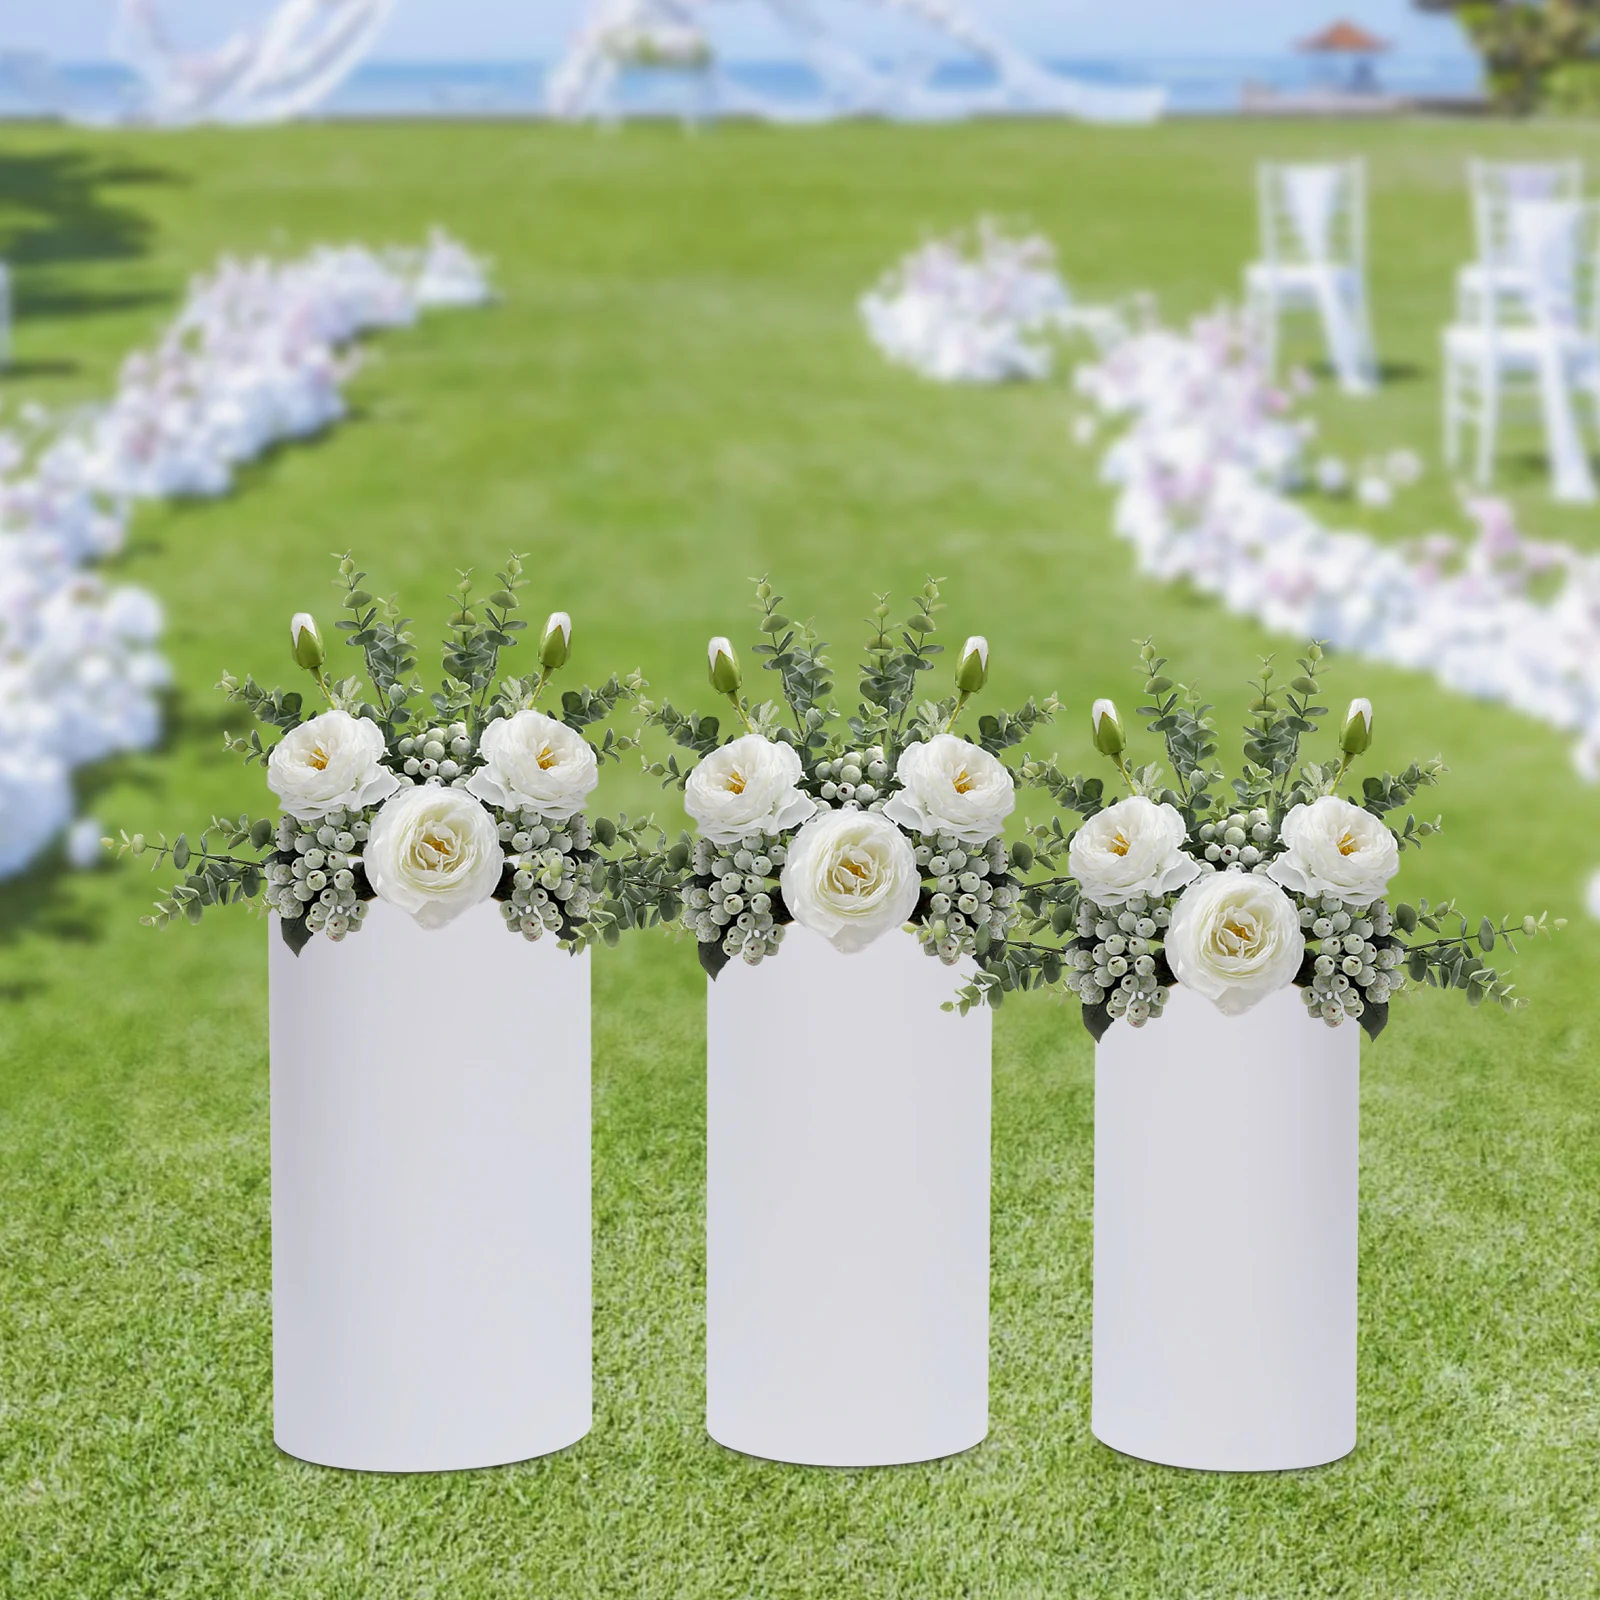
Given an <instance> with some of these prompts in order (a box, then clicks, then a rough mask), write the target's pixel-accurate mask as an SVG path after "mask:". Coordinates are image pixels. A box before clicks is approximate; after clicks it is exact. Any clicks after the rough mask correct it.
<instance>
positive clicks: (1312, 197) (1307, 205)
mask: <svg viewBox="0 0 1600 1600" xmlns="http://www.w3.org/2000/svg"><path fill="white" fill-rule="evenodd" d="M1256 187H1257V194H1258V198H1259V205H1260V214H1261V255H1262V259H1263V260H1264V261H1266V262H1269V263H1271V264H1273V265H1277V266H1288V265H1311V266H1336V267H1351V268H1354V269H1356V270H1357V271H1362V270H1364V269H1365V266H1366V210H1367V206H1366V168H1365V166H1364V164H1363V163H1362V162H1360V161H1337V162H1332V161H1330V162H1316V163H1287V162H1272V161H1264V162H1262V163H1261V164H1260V166H1259V167H1257V169H1256Z"/></svg>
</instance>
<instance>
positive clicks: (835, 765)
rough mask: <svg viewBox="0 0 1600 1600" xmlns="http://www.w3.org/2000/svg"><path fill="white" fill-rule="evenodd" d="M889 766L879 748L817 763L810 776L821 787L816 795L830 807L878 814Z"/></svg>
mask: <svg viewBox="0 0 1600 1600" xmlns="http://www.w3.org/2000/svg"><path fill="white" fill-rule="evenodd" d="M889 775H890V774H889V763H888V762H887V761H886V760H884V755H883V746H882V745H873V746H871V747H870V748H868V749H866V750H846V751H845V752H844V754H843V755H841V756H838V757H836V758H835V759H834V760H832V761H819V762H818V763H817V764H816V766H814V767H813V768H812V769H811V776H812V777H813V778H814V779H816V780H817V782H818V783H819V784H820V785H821V787H820V788H818V789H817V791H816V792H817V793H818V794H819V795H820V796H821V797H822V798H823V799H824V800H826V801H827V802H828V803H829V804H830V805H835V806H838V807H839V808H840V809H841V810H845V811H882V810H883V807H884V804H885V802H886V801H887V800H888V794H887V792H886V790H885V788H884V785H885V784H886V783H888V781H889Z"/></svg>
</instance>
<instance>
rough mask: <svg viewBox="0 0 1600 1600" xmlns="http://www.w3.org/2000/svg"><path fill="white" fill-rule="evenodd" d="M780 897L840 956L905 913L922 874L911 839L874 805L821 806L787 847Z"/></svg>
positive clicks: (901, 921) (861, 945) (894, 925)
mask: <svg viewBox="0 0 1600 1600" xmlns="http://www.w3.org/2000/svg"><path fill="white" fill-rule="evenodd" d="M779 881H780V883H781V885H782V888H783V903H784V904H785V905H786V906H787V907H788V908H789V914H790V915H791V916H792V917H793V918H794V919H795V921H796V922H798V923H799V924H800V925H801V926H802V927H805V928H810V929H811V930H812V931H813V932H815V933H820V934H821V935H822V936H823V937H824V938H825V939H827V940H829V941H830V942H831V943H832V945H833V947H834V949H835V950H838V951H840V952H842V953H843V954H845V955H852V954H854V953H855V952H856V951H858V950H865V949H866V947H867V946H868V945H869V944H871V943H872V941H873V940H874V939H876V938H878V937H879V936H880V935H881V934H885V933H887V932H888V931H889V930H890V929H891V928H898V927H900V926H902V925H903V924H904V923H905V922H907V921H908V920H909V919H910V916H911V913H912V912H913V911H915V910H916V908H917V897H918V895H919V894H921V892H922V874H921V872H920V870H919V869H918V867H917V858H916V856H915V855H914V854H913V853H912V849H911V845H910V842H909V841H908V840H907V838H906V836H905V835H904V834H903V833H902V832H901V831H900V830H899V829H898V828H897V827H895V825H894V824H893V823H892V822H886V821H884V819H883V818H882V817H881V816H879V815H878V814H877V813H876V812H873V811H823V812H821V813H820V814H819V815H817V816H815V817H813V818H812V819H811V821H809V822H808V823H807V824H806V825H805V827H803V828H802V829H801V830H800V832H799V833H798V834H796V835H795V838H794V842H793V843H792V844H791V845H790V846H789V856H788V859H787V860H786V861H785V862H784V864H783V874H782V877H781V878H780V880H779Z"/></svg>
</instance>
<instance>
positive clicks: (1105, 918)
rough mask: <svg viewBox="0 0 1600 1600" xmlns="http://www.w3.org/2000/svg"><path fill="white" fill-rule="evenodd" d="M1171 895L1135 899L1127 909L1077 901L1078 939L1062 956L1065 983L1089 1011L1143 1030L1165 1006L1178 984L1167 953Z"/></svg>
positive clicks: (1070, 944) (1128, 903)
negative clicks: (1100, 1011)
mask: <svg viewBox="0 0 1600 1600" xmlns="http://www.w3.org/2000/svg"><path fill="white" fill-rule="evenodd" d="M1171 921H1172V897H1171V896H1168V897H1166V898H1161V897H1159V896H1146V895H1142V894H1136V895H1134V896H1133V897H1132V898H1131V899H1130V900H1129V901H1128V902H1127V904H1126V905H1122V906H1097V905H1095V904H1093V903H1092V902H1091V901H1088V900H1080V901H1079V902H1078V917H1077V937H1076V938H1074V939H1072V940H1071V941H1069V942H1068V944H1067V945H1066V947H1065V949H1064V951H1063V955H1064V957H1065V962H1064V969H1063V970H1064V974H1065V981H1066V985H1067V987H1068V988H1069V989H1071V990H1072V992H1073V993H1074V994H1076V995H1077V996H1078V998H1079V999H1080V1000H1082V1002H1083V1004H1084V1007H1085V1009H1086V1010H1089V1009H1092V1008H1094V1007H1104V1008H1105V1011H1106V1014H1107V1015H1108V1016H1109V1017H1110V1018H1112V1019H1115V1018H1117V1017H1122V1018H1125V1019H1126V1021H1127V1022H1128V1024H1129V1026H1130V1027H1134V1028H1142V1027H1143V1026H1144V1024H1145V1023H1147V1022H1148V1021H1149V1020H1150V1019H1151V1018H1152V1017H1159V1016H1160V1015H1161V1013H1162V1011H1163V1010H1164V1009H1165V1007H1166V1003H1167V991H1168V990H1169V989H1170V988H1171V987H1172V985H1173V984H1174V983H1175V982H1176V979H1175V978H1174V977H1173V975H1172V969H1171V967H1169V966H1168V965H1167V958H1166V955H1165V952H1164V951H1163V949H1162V940H1163V938H1164V937H1165V934H1166V931H1167V925H1168V924H1169V923H1170V922H1171Z"/></svg>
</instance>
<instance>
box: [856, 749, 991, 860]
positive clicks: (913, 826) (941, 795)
mask: <svg viewBox="0 0 1600 1600" xmlns="http://www.w3.org/2000/svg"><path fill="white" fill-rule="evenodd" d="M895 777H896V778H898V779H899V780H900V784H901V789H900V792H899V793H898V794H896V795H894V796H892V797H891V799H890V800H889V802H888V804H887V805H885V806H884V808H883V814H884V815H885V816H886V817H887V818H888V819H889V820H890V821H891V822H898V823H899V824H900V826H901V827H902V828H906V829H909V830H910V831H911V832H913V833H926V834H938V833H948V834H953V835H954V836H955V837H956V838H957V839H958V840H960V841H961V843H962V844H987V843H988V842H989V840H991V839H993V838H994V837H995V836H996V835H997V834H999V833H1000V832H1002V831H1003V830H1004V828H1005V825H1006V818H1007V817H1009V816H1010V815H1011V812H1012V810H1013V809H1014V808H1015V806H1016V803H1017V789H1016V784H1015V783H1013V782H1012V779H1011V774H1010V772H1009V771H1007V769H1006V767H1005V765H1004V763H1003V762H1001V761H999V760H997V759H996V758H995V757H994V756H992V755H990V754H989V752H988V751H987V750H985V749H983V748H982V747H981V746H980V745H975V744H972V743H970V742H969V741H968V740H966V739H958V738H956V736H955V735H954V734H949V733H941V734H939V735H938V736H937V737H935V738H933V739H929V740H928V741H927V742H926V743H924V742H922V741H921V740H917V741H915V742H913V743H911V744H908V745H907V746H906V748H905V749H904V751H902V752H901V755H900V760H899V763H898V764H897V765H896V767H895Z"/></svg>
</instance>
